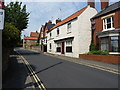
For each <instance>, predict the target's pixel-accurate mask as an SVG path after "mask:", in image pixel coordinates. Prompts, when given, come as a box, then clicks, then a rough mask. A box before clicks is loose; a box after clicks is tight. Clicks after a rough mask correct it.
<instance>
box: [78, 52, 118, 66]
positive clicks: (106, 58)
mask: <svg viewBox="0 0 120 90" xmlns="http://www.w3.org/2000/svg"><path fill="white" fill-rule="evenodd" d="M79 57H80V58H83V59H88V60H95V61H100V62H106V63H111V64H120V61H119V59H120V56H115V55H85V54H80V55H79Z"/></svg>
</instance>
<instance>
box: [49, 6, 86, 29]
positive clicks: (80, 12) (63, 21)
mask: <svg viewBox="0 0 120 90" xmlns="http://www.w3.org/2000/svg"><path fill="white" fill-rule="evenodd" d="M86 8H87V6H86V7H84V8H83V9H81V10H79V11H77V12H76V13H74V14H72V15H71V16H69V17H67V18H66V19H64V20H62V21H61V22H59V23H57V24H56V25H55V26H54V27H52V28H51V29H50V30H53V29H54V28H57V27H58V26H61V25H63V24H65V23H67V22H69V21H71V20H73V19H75V18H76V17H78V16H79V15H80V14H82V13H83V12H84V11H85V10H86Z"/></svg>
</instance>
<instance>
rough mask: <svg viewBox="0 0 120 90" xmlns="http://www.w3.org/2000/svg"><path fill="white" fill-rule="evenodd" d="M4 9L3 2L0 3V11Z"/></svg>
mask: <svg viewBox="0 0 120 90" xmlns="http://www.w3.org/2000/svg"><path fill="white" fill-rule="evenodd" d="M3 8H4V2H2V1H0V9H3Z"/></svg>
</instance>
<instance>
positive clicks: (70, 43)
mask: <svg viewBox="0 0 120 90" xmlns="http://www.w3.org/2000/svg"><path fill="white" fill-rule="evenodd" d="M66 52H72V41H66Z"/></svg>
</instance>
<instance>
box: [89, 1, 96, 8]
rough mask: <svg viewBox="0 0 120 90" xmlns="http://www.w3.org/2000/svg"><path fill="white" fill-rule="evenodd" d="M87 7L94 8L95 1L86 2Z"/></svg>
mask: <svg viewBox="0 0 120 90" xmlns="http://www.w3.org/2000/svg"><path fill="white" fill-rule="evenodd" d="M88 5H90V7H93V8H95V0H88Z"/></svg>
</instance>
